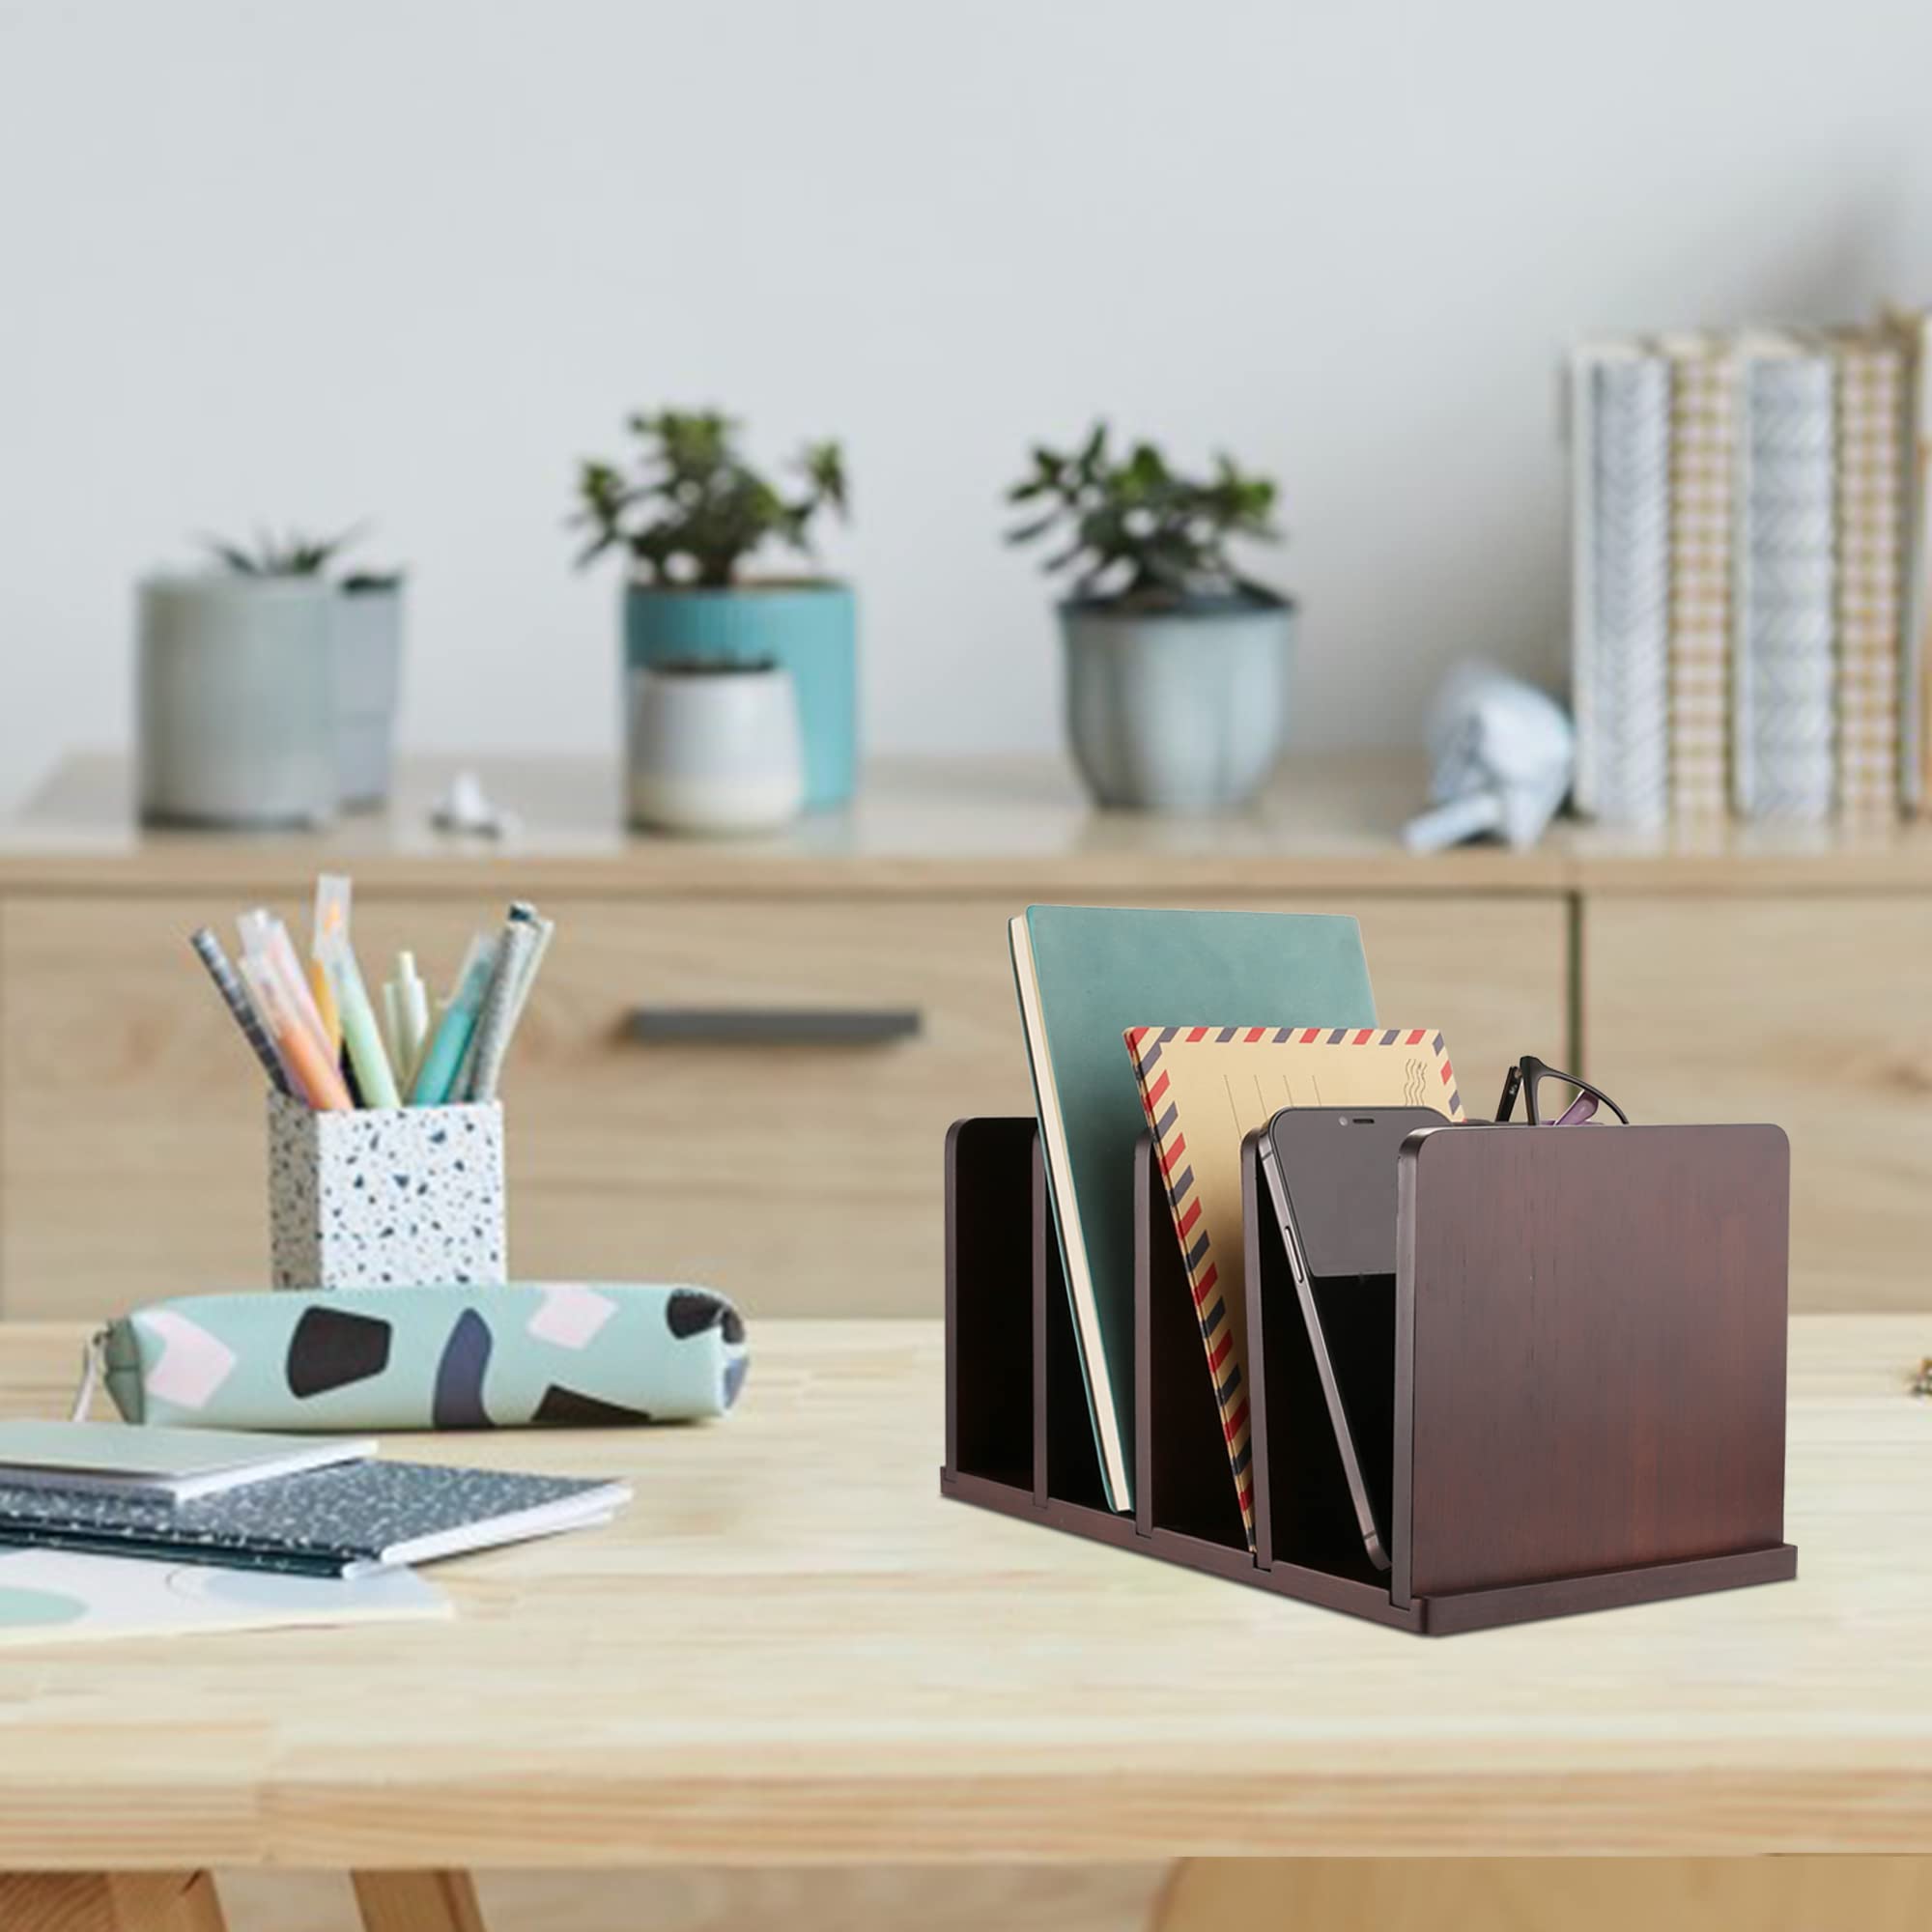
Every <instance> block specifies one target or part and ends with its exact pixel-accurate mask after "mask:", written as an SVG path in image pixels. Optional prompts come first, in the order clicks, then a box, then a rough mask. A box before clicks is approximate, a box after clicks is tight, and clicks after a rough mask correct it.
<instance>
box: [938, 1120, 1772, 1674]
mask: <svg viewBox="0 0 1932 1932" xmlns="http://www.w3.org/2000/svg"><path fill="white" fill-rule="evenodd" d="M1497 1134H1500V1135H1505V1136H1508V1137H1509V1139H1508V1140H1507V1141H1505V1142H1503V1143H1500V1144H1495V1145H1492V1146H1490V1147H1485V1148H1482V1149H1477V1148H1475V1147H1473V1146H1472V1145H1471V1144H1470V1143H1471V1141H1472V1140H1473V1139H1476V1138H1481V1139H1483V1140H1486V1141H1490V1140H1492V1137H1493V1136H1494V1135H1497ZM1612 1140H1614V1141H1616V1142H1617V1143H1619V1145H1617V1146H1615V1147H1610V1146H1607V1145H1605V1144H1606V1143H1608V1142H1610V1141H1612ZM1416 1148H1417V1144H1416V1143H1415V1142H1414V1141H1411V1142H1410V1144H1409V1147H1408V1148H1407V1149H1406V1150H1405V1152H1404V1156H1403V1161H1402V1168H1401V1177H1400V1187H1401V1193H1402V1208H1401V1218H1400V1224H1399V1225H1400V1228H1401V1242H1400V1246H1401V1253H1400V1254H1399V1257H1398V1266H1397V1273H1396V1275H1395V1277H1393V1278H1392V1280H1390V1282H1389V1288H1390V1291H1391V1293H1390V1299H1389V1319H1388V1327H1387V1344H1388V1349H1389V1353H1390V1357H1391V1362H1390V1367H1391V1376H1390V1381H1389V1389H1390V1412H1389V1415H1388V1418H1387V1420H1388V1422H1389V1425H1390V1430H1391V1435H1387V1436H1383V1437H1381V1438H1380V1439H1385V1440H1390V1441H1391V1445H1392V1448H1391V1467H1390V1470H1389V1472H1388V1481H1387V1484H1386V1488H1387V1492H1388V1493H1389V1497H1390V1526H1391V1529H1392V1532H1393V1535H1392V1542H1393V1550H1392V1554H1393V1558H1394V1568H1393V1570H1392V1571H1391V1572H1387V1573H1379V1574H1378V1572H1377V1571H1376V1570H1374V1569H1373V1568H1372V1567H1371V1565H1370V1563H1369V1561H1368V1558H1367V1555H1366V1554H1365V1553H1364V1550H1363V1548H1362V1541H1361V1536H1360V1533H1359V1531H1358V1528H1357V1525H1356V1522H1355V1519H1354V1515H1353V1512H1352V1510H1351V1508H1350V1501H1349V1495H1348V1490H1347V1486H1346V1483H1345V1481H1344V1478H1343V1473H1342V1463H1341V1458H1340V1456H1339V1454H1338V1453H1337V1451H1336V1448H1335V1444H1334V1438H1333V1435H1331V1433H1330V1431H1329V1427H1328V1419H1327V1411H1326V1408H1325V1406H1324V1405H1323V1401H1322V1396H1321V1385H1320V1382H1319V1381H1318V1379H1317V1376H1316V1370H1315V1362H1314V1357H1313V1354H1312V1351H1311V1350H1310V1349H1309V1346H1308V1339H1307V1334H1306V1330H1305V1328H1304V1327H1303V1324H1302V1321H1301V1320H1300V1314H1299V1309H1298V1307H1297V1304H1296V1301H1295V1297H1294V1289H1293V1282H1292V1280H1291V1279H1290V1278H1289V1275H1288V1266H1287V1261H1286V1258H1285V1257H1284V1256H1283V1254H1282V1251H1281V1243H1280V1240H1279V1238H1278V1236H1276V1234H1275V1231H1274V1228H1273V1224H1272V1219H1271V1216H1268V1215H1267V1212H1266V1204H1267V1194H1266V1190H1265V1186H1264V1183H1263V1180H1262V1177H1261V1172H1260V1167H1259V1163H1258V1161H1257V1158H1256V1153H1255V1148H1254V1144H1253V1138H1252V1137H1251V1138H1250V1144H1249V1147H1248V1149H1247V1151H1246V1153H1245V1155H1244V1161H1245V1173H1244V1178H1243V1194H1244V1198H1245V1222H1246V1227H1245V1240H1246V1264H1247V1265H1246V1273H1247V1285H1246V1294H1247V1315H1248V1351H1249V1362H1248V1387H1249V1404H1250V1412H1251V1415H1252V1440H1253V1445H1254V1472H1255V1490H1254V1506H1255V1529H1256V1544H1257V1547H1256V1548H1255V1549H1254V1550H1253V1551H1252V1552H1251V1551H1250V1550H1249V1548H1247V1543H1246V1539H1245V1537H1244V1535H1243V1532H1242V1526H1241V1520H1240V1515H1239V1511H1238V1509H1237V1507H1236V1500H1235V1494H1234V1487H1233V1484H1232V1482H1231V1481H1230V1479H1229V1470H1228V1456H1227V1450H1226V1446H1225V1444H1224V1441H1223V1438H1222V1435H1221V1427H1220V1419H1219V1416H1218V1414H1217V1412H1216V1408H1215V1405H1214V1399H1213V1395H1212V1391H1211V1390H1210V1388H1209V1385H1208V1377H1207V1375H1206V1373H1205V1365H1204V1362H1203V1358H1202V1350H1201V1339H1200V1334H1199V1331H1198V1329H1197V1327H1196V1323H1195V1318H1194V1314H1193V1302H1192V1297H1191V1295H1190V1294H1189V1293H1188V1287H1187V1279H1186V1276H1185V1274H1184V1272H1183V1271H1182V1267H1181V1263H1180V1256H1179V1247H1178V1244H1177V1243H1176V1241H1175V1238H1174V1229H1173V1224H1172V1222H1171V1220H1170V1219H1169V1216H1168V1210H1167V1204H1166V1201H1165V1199H1164V1198H1163V1196H1162V1194H1161V1192H1160V1190H1159V1188H1158V1187H1157V1186H1156V1185H1155V1184H1154V1179H1153V1176H1154V1166H1153V1156H1152V1150H1151V1145H1150V1143H1149V1142H1148V1141H1147V1140H1145V1139H1143V1140H1142V1142H1141V1145H1140V1148H1139V1150H1138V1151H1137V1153H1136V1155H1135V1169H1134V1173H1135V1206H1134V1213H1135V1241H1134V1247H1135V1268H1134V1464H1135V1480H1134V1504H1135V1507H1134V1514H1133V1515H1132V1516H1120V1515H1116V1514H1115V1513H1114V1512H1113V1511H1111V1510H1109V1509H1108V1508H1106V1506H1105V1501H1104V1495H1103V1492H1102V1489H1101V1484H1100V1473H1099V1465H1098V1461H1097V1458H1096V1456H1095V1453H1094V1438H1093V1431H1092V1427H1091V1424H1090V1421H1089V1418H1088V1413H1087V1399H1086V1391H1085V1386H1084V1383H1083V1381H1082V1378H1081V1371H1080V1363H1079V1358H1078V1354H1077V1349H1076V1344H1075V1340H1074V1333H1073V1323H1072V1318H1071V1315H1070V1312H1069V1310H1068V1307H1067V1300H1066V1291H1065V1284H1064V1281H1063V1279H1062V1273H1061V1265H1060V1256H1059V1249H1058V1243H1057V1240H1056V1238H1055V1235H1054V1228H1053V1216H1052V1210H1051V1207H1050V1205H1049V1202H1048V1199H1047V1192H1046V1182H1045V1175H1044V1171H1043V1169H1042V1167H1041V1164H1040V1159H1039V1154H1038V1150H1037V1132H1036V1128H1035V1124H1034V1122H1033V1121H1032V1120H1030V1119H1020V1120H975V1121H961V1122H957V1123H955V1125H954V1126H953V1127H952V1131H951V1132H950V1133H949V1135H948V1136H947V1143H946V1466H945V1468H944V1469H943V1470H942V1471H941V1473H940V1491H941V1493H942V1494H944V1495H947V1496H952V1497H955V1498H956V1499H958V1500H959V1501H961V1502H969V1503H976V1504H978V1505H979V1506H980V1507H981V1508H984V1509H992V1510H998V1511H1000V1512H1002V1513H1003V1514H1005V1515H1008V1516H1014V1517H1019V1518H1022V1519H1024V1520H1031V1521H1037V1522H1042V1523H1046V1524H1048V1525H1049V1526H1051V1527H1053V1528H1056V1529H1063V1530H1068V1531H1071V1532H1072V1533H1074V1534H1075V1535H1079V1536H1087V1537H1091V1538H1093V1539H1094V1540H1095V1541H1097V1542H1101V1543H1111V1544H1114V1545H1117V1546H1119V1547H1120V1548H1123V1549H1136V1550H1140V1551H1143V1552H1144V1553H1146V1554H1148V1555H1151V1556H1159V1557H1164V1558H1166V1559H1167V1560H1168V1561H1170V1562H1174V1563H1183V1564H1187V1565H1189V1566H1190V1567H1192V1568H1194V1569H1197V1570H1205V1571H1208V1572H1210V1573H1211V1574H1213V1575H1215V1576H1219V1577H1233V1578H1235V1579H1236V1580H1237V1581H1240V1582H1245V1583H1250V1584H1254V1585H1257V1586H1259V1587H1260V1588H1263V1589H1267V1590H1276V1591H1279V1592H1281V1593H1282V1594H1283V1595H1284V1596H1290V1597H1297V1598H1300V1599H1302V1600H1303V1601H1304V1602H1307V1603H1311V1604H1318V1605H1322V1606H1323V1607H1324V1608H1328V1609H1335V1610H1346V1611H1349V1612H1350V1614H1352V1615H1355V1616H1360V1617H1367V1618H1369V1619H1371V1620H1372V1621H1374V1622H1377V1623H1384V1624H1393V1625H1395V1626H1397V1627H1398V1628H1400V1629H1403V1630H1408V1631H1414V1632H1417V1633H1419V1634H1424V1635H1430V1636H1440V1635H1447V1634H1452V1633H1454V1632H1458V1631H1469V1630H1481V1629H1485V1628H1488V1627H1491V1626H1493V1625H1497V1624H1511V1623H1522V1622H1526V1621H1529V1620H1531V1619H1533V1618H1539V1617H1553V1616H1565V1615H1570V1614H1572V1613H1574V1612H1577V1611H1581V1610H1598V1609H1609V1608H1612V1607H1615V1606H1617V1605H1625V1604H1641V1603H1653V1602H1658V1601H1661V1600H1662V1599H1665V1598H1671V1597H1686V1596H1692V1595H1696V1594H1698V1593H1700V1592H1704V1591H1713V1590H1727V1589H1736V1588H1739V1587H1742V1586H1744V1585H1746V1584H1751V1583H1770V1582H1777V1581H1781V1580H1784V1579H1787V1578H1789V1577H1794V1576H1796V1575H1797V1570H1798V1553H1797V1551H1796V1550H1795V1549H1794V1548H1792V1547H1791V1546H1790V1545H1789V1544H1787V1543H1785V1541H1784V1531H1783V1516H1784V1373H1785V1366H1784V1358H1785V1321H1786V1298H1785V1283H1786V1268H1787V1245H1788V1243H1787V1224H1788V1195H1789V1156H1788V1152H1787V1151H1786V1149H1785V1145H1784V1137H1783V1135H1782V1134H1781V1133H1780V1132H1779V1131H1778V1130H1777V1129H1776V1128H1775V1127H1616V1128H1608V1127H1605V1128H1595V1127H1575V1128H1564V1129H1554V1128H1532V1127H1496V1128H1480V1129H1469V1128H1460V1127H1459V1128H1456V1129H1453V1130H1449V1131H1446V1132H1443V1133H1435V1134H1430V1135H1427V1136H1426V1137H1424V1139H1423V1141H1422V1142H1421V1144H1420V1157H1417V1154H1416V1152H1415V1150H1416ZM1605 1161H1609V1162H1610V1163H1612V1164H1613V1165H1612V1168H1611V1169H1610V1170H1607V1173H1608V1178H1609V1180H1610V1182H1611V1184H1610V1185H1605V1175H1606V1170H1605V1168H1604V1167H1603V1165H1602V1163H1603V1162H1605ZM1552 1254H1554V1255H1556V1256H1557V1257H1558V1262H1557V1264H1555V1265H1552V1264H1551V1261H1550V1257H1551V1255H1552ZM1690 1274H1694V1275H1695V1277H1696V1278H1695V1279H1694V1280H1691V1279H1689V1278H1688V1277H1689V1276H1690ZM1381 1279H1382V1278H1380V1277H1378V1278H1376V1280H1377V1282H1378V1283H1379V1282H1380V1280H1381ZM1418 1279H1420V1280H1424V1281H1426V1282H1427V1284H1428V1286H1427V1292H1426V1293H1425V1294H1424V1296H1423V1298H1422V1302H1421V1304H1420V1307H1418V1302H1417V1297H1416V1293H1415V1289H1416V1283H1417V1281H1418ZM1379 1420H1380V1418H1376V1417H1363V1416H1360V1415H1357V1416H1356V1417H1355V1422H1356V1429H1357V1434H1358V1436H1359V1437H1361V1438H1362V1439H1363V1440H1364V1441H1365V1442H1366V1441H1367V1440H1368V1439H1370V1438H1371V1436H1372V1433H1373V1427H1374V1424H1375V1423H1377V1422H1378V1421H1379ZM1365 1425H1366V1426H1365ZM1365 1453H1366V1452H1365ZM1370 1485H1371V1488H1372V1489H1374V1488H1376V1487H1378V1481H1377V1478H1376V1476H1374V1475H1373V1474H1372V1475H1371V1476H1370Z"/></svg>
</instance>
